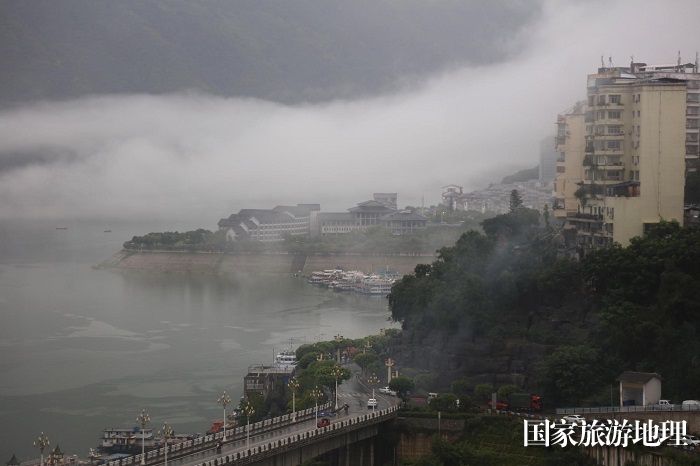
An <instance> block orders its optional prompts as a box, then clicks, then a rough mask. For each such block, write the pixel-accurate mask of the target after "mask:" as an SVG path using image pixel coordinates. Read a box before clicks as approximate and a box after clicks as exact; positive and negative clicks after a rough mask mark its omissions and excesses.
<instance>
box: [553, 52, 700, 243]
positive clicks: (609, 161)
mask: <svg viewBox="0 0 700 466" xmlns="http://www.w3.org/2000/svg"><path fill="white" fill-rule="evenodd" d="M699 105H700V74H698V64H697V58H696V62H695V63H694V64H693V63H687V64H681V62H680V59H679V61H678V63H677V64H675V65H660V66H658V65H657V66H652V65H647V64H646V63H634V62H633V63H631V64H630V66H629V67H602V68H599V69H598V72H597V73H595V74H591V75H589V76H588V83H587V101H586V102H585V107H584V106H583V105H580V104H577V106H575V107H574V109H572V111H570V112H566V113H565V114H563V115H560V116H559V118H558V120H557V126H558V132H557V138H556V145H557V148H558V149H559V154H560V155H559V165H558V167H561V168H558V170H557V171H558V176H557V179H556V184H555V192H556V197H557V203H556V209H555V215H556V216H557V217H560V218H565V219H566V224H565V229H566V230H565V231H568V232H570V233H571V238H572V239H573V240H574V241H575V242H576V245H577V246H578V248H579V251H582V252H585V250H587V249H590V248H596V247H601V246H607V245H610V244H612V243H613V242H616V243H620V244H622V245H623V246H624V245H627V244H628V243H629V240H630V239H631V238H633V237H635V236H640V235H642V234H643V233H644V231H645V229H646V228H648V227H649V226H651V225H654V224H657V223H659V222H660V221H662V220H667V221H671V220H676V221H678V222H682V221H683V191H684V185H685V175H686V173H687V172H690V171H696V170H697V169H698V155H699V154H698V129H699V128H700V126H699V125H698V118H699V117H700V112H699V110H700V107H699ZM583 108H585V111H584V112H582V109H583ZM581 118H583V138H581V136H580V133H581V129H582V126H581ZM581 154H583V157H581ZM579 160H580V163H579ZM560 170H561V171H560ZM573 186H576V189H575V191H574V192H573V193H572V189H573ZM572 195H573V197H572ZM574 206H575V209H574Z"/></svg>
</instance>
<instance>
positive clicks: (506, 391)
mask: <svg viewBox="0 0 700 466" xmlns="http://www.w3.org/2000/svg"><path fill="white" fill-rule="evenodd" d="M517 391H518V387H517V385H513V384H508V385H501V386H500V387H498V392H497V393H498V399H499V400H507V399H508V397H509V396H510V395H511V394H512V393H515V392H517Z"/></svg>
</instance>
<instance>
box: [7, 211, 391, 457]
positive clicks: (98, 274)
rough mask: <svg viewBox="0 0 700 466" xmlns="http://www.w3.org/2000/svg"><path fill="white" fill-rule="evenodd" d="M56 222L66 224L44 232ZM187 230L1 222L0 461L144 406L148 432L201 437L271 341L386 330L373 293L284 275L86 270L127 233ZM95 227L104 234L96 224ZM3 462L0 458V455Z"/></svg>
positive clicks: (78, 437)
mask: <svg viewBox="0 0 700 466" xmlns="http://www.w3.org/2000/svg"><path fill="white" fill-rule="evenodd" d="M57 227H60V228H66V229H56V228H57ZM186 227H187V226H186V225H177V224H173V223H162V224H158V222H152V223H151V224H135V223H131V224H130V223H124V222H114V221H112V222H106V221H51V222H46V221H41V222H39V221H12V222H10V221H2V222H1V223H0V319H1V320H0V374H1V376H0V459H2V461H6V459H9V458H10V456H11V455H12V453H16V454H17V456H18V457H19V458H20V460H26V459H28V458H32V457H37V456H38V450H36V449H34V448H33V447H32V441H33V440H34V439H35V438H36V437H37V436H38V434H39V432H41V431H44V432H46V434H47V435H48V436H49V438H50V440H51V448H53V446H55V445H56V444H60V446H61V449H62V450H63V451H64V452H65V453H67V454H73V453H76V454H79V455H80V456H85V455H86V453H87V451H88V449H89V448H90V447H94V446H96V445H97V443H98V439H99V436H100V434H101V431H102V429H104V428H105V427H122V426H123V427H129V426H133V425H134V424H135V419H136V416H137V415H138V413H139V412H140V410H141V409H142V408H146V409H147V410H148V411H149V413H150V415H151V418H152V420H153V426H154V427H156V428H159V427H160V426H162V424H163V422H164V421H167V422H168V423H169V424H171V425H172V426H173V427H174V429H175V430H176V432H203V431H205V430H206V429H207V428H208V427H209V424H210V422H211V420H212V419H216V418H220V417H221V410H220V406H219V405H217V403H216V400H217V397H218V396H219V394H220V392H221V391H222V390H224V389H226V390H227V391H228V392H229V393H230V394H231V395H232V397H234V399H235V398H237V397H238V396H240V394H241V393H242V382H243V376H244V375H245V373H246V371H247V368H248V366H249V365H252V364H257V363H263V362H264V363H268V362H271V361H272V357H273V353H274V351H275V350H281V349H286V348H288V347H289V345H290V341H291V343H292V344H293V345H294V346H297V345H299V344H301V343H304V342H314V341H316V340H318V339H332V337H333V335H335V334H337V333H341V334H342V335H344V336H346V337H349V338H357V337H361V336H364V335H368V334H376V333H378V332H379V329H380V328H383V327H389V326H393V324H391V323H390V322H388V321H387V317H388V311H387V306H386V300H385V299H382V298H372V297H363V296H356V295H346V294H339V293H333V292H331V291H328V290H324V289H319V288H314V287H312V286H310V285H307V284H306V283H305V282H304V281H303V280H300V279H295V278H292V277H288V276H272V275H268V276H251V277H246V278H245V279H243V280H239V281H236V282H231V281H224V280H221V279H217V278H215V277H205V276H187V275H179V274H162V275H142V274H138V275H130V274H124V273H118V272H114V271H110V270H97V269H94V268H93V265H95V264H97V263H99V262H100V261H102V260H104V259H106V258H108V257H109V256H110V255H111V254H112V253H113V252H114V251H116V250H118V249H119V248H120V245H121V243H122V242H123V241H125V240H127V239H130V238H131V236H133V235H137V234H143V233H144V232H148V231H157V230H163V229H165V228H168V229H177V228H179V229H181V230H182V229H184V228H186ZM105 230H111V231H110V232H105ZM4 458H6V459H4Z"/></svg>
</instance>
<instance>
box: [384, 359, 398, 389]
mask: <svg viewBox="0 0 700 466" xmlns="http://www.w3.org/2000/svg"><path fill="white" fill-rule="evenodd" d="M394 364H396V363H395V362H394V360H393V359H391V358H388V359H387V360H386V361H384V365H385V366H386V383H389V382H391V368H392V367H394Z"/></svg>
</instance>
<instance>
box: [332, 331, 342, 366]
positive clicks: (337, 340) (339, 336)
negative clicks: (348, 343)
mask: <svg viewBox="0 0 700 466" xmlns="http://www.w3.org/2000/svg"><path fill="white" fill-rule="evenodd" d="M333 339H334V340H335V342H336V343H337V344H338V347H337V348H336V350H337V353H338V355H337V357H338V364H340V343H341V342H342V341H343V340H344V339H345V337H343V336H342V335H341V334H340V333H339V334H337V335H336V336H334V337H333Z"/></svg>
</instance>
